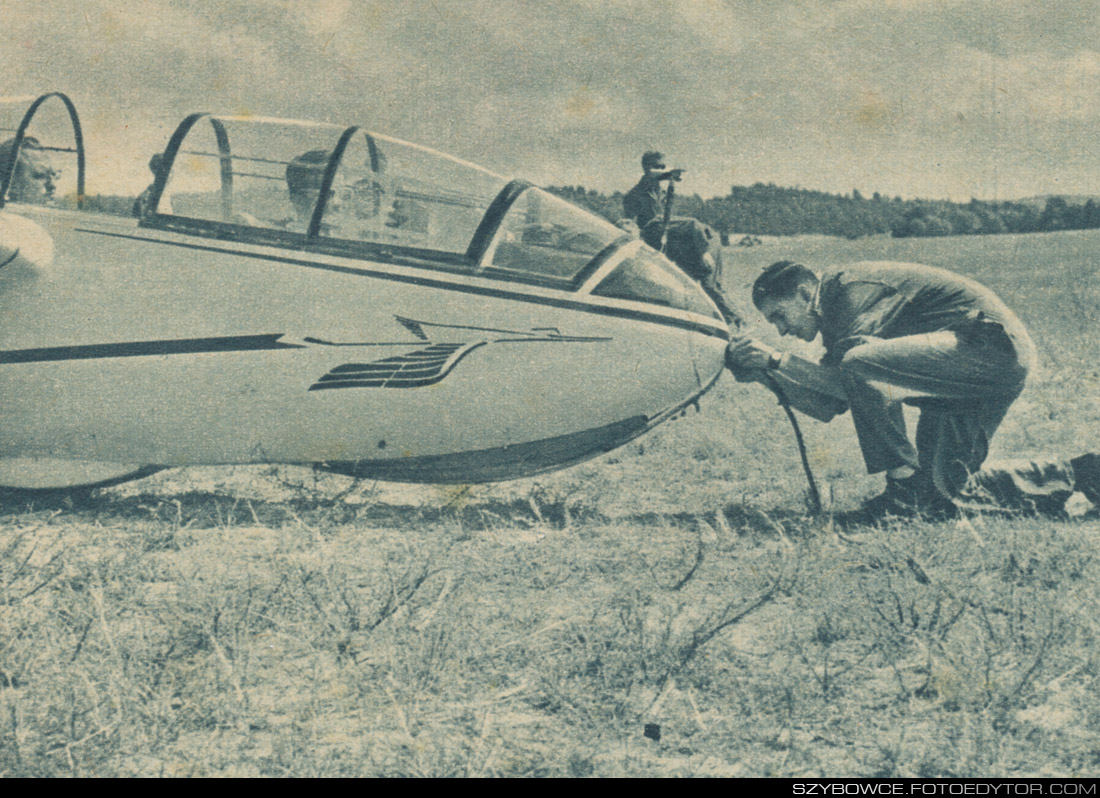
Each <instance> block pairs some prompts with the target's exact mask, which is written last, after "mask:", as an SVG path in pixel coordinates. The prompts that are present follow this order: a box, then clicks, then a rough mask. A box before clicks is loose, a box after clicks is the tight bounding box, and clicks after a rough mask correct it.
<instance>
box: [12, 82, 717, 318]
mask: <svg viewBox="0 0 1100 798" xmlns="http://www.w3.org/2000/svg"><path fill="white" fill-rule="evenodd" d="M20 108H26V111H25V112H24V113H23V114H22V116H21V117H17V118H20V121H19V122H18V125H15V124H14V122H13V123H12V125H6V124H5V122H4V119H3V112H4V110H5V109H9V110H10V111H12V112H13V113H12V114H11V115H12V116H14V112H16V111H18V110H19V109H20ZM0 130H4V131H7V132H8V133H9V134H11V133H14V134H15V135H14V136H12V137H11V139H9V140H8V141H3V140H2V139H0V208H2V207H3V204H4V202H5V201H8V202H13V203H25V204H27V203H29V204H39V205H52V206H55V207H61V208H75V209H80V208H81V207H85V209H87V204H86V202H85V199H86V198H85V188H84V184H85V174H84V173H85V153H84V138H83V134H82V132H81V127H80V121H79V118H78V117H77V113H76V108H75V107H74V105H73V103H72V102H71V100H70V99H69V98H68V97H67V96H65V95H64V94H60V93H57V92H51V93H48V94H43V95H41V96H39V97H37V98H28V97H20V98H7V99H0ZM5 145H6V146H7V148H8V150H9V151H8V154H7V157H6V158H5V157H4V156H5V153H4V151H2V148H3V147H4V146H5ZM62 156H68V157H70V158H71V159H72V160H73V161H75V163H73V164H69V165H64V166H63V165H61V164H59V163H57V161H58V159H59V158H61V157H62ZM73 156H75V157H73ZM47 159H49V160H52V161H53V163H54V166H52V167H51V168H50V169H49V170H48V171H49V175H48V177H49V179H48V180H45V181H39V182H35V181H34V180H29V181H25V182H27V183H28V185H30V186H31V188H33V189H35V191H34V192H29V191H22V192H21V191H20V190H19V181H20V177H21V176H22V177H27V176H28V175H30V172H29V171H28V169H27V168H26V167H27V166H28V165H31V164H38V163H39V162H41V163H44V164H45V163H48V160H47ZM149 166H150V169H151V170H152V172H153V177H152V183H151V185H149V187H148V188H147V189H146V190H145V191H144V192H142V194H141V196H140V197H139V198H138V200H137V201H136V202H135V203H133V209H132V210H133V212H134V214H135V215H138V216H139V217H140V222H139V224H140V225H141V226H142V227H144V228H149V229H159V230H165V231H169V232H175V233H182V234H186V235H191V236H199V237H203V238H214V239H218V240H223V241H225V240H229V241H239V242H241V243H243V244H256V245H266V246H272V247H279V248H283V249H291V250H299V251H305V252H316V253H323V254H329V255H337V256H341V257H348V258H354V259H358V260H367V261H374V262H390V263H398V264H403V265H408V266H412V267H416V268H422V269H429V270H434V271H445V272H457V273H461V274H465V275H472V276H476V277H479V278H488V279H493V280H501V281H508V282H512V283H526V284H529V285H534V286H542V287H546V288H552V289H560V290H564V291H568V292H573V293H579V294H590V295H592V296H594V297H604V298H610V299H624V300H630V301H635V302H643V303H646V304H649V305H654V304H656V305H662V306H665V307H670V308H676V309H680V310H687V311H691V312H694V313H698V314H702V315H704V316H709V317H711V318H714V319H721V316H720V315H719V314H718V312H717V310H716V309H715V308H714V307H713V306H712V304H711V303H710V302H709V300H707V299H706V297H705V296H704V295H703V294H702V293H701V292H700V290H699V288H698V286H696V285H695V284H694V283H693V282H692V281H691V279H690V278H688V277H687V276H686V275H685V274H684V273H683V272H681V271H680V270H679V269H677V268H675V267H674V266H673V265H672V264H671V263H670V262H669V261H668V260H667V259H666V258H664V257H663V256H662V255H659V254H658V253H656V252H654V251H653V250H651V249H649V248H648V247H645V246H643V245H642V244H641V242H640V241H638V240H637V239H633V238H631V237H630V236H628V235H626V234H624V232H623V231H622V230H620V229H619V228H618V227H616V226H615V225H613V224H611V223H610V222H608V221H606V220H604V219H601V218H599V217H598V216H595V215H593V214H591V213H589V212H587V211H584V210H582V209H580V208H578V207H576V206H575V205H572V204H570V203H568V202H566V201H565V200H563V199H561V198H559V197H557V196H554V195H553V194H550V193H548V192H546V191H543V190H542V189H540V188H537V187H535V186H533V185H531V184H530V183H527V182H525V181H522V180H508V179H507V178H504V177H501V176H499V175H497V174H494V173H492V172H490V171H488V170H486V169H483V168H481V167H479V166H476V165H475V164H472V163H468V162H466V161H463V160H460V159H458V158H455V157H452V156H449V155H446V154H444V153H441V152H438V151H436V150H433V149H430V148H427V147H423V146H420V145H416V144H411V143H409V142H405V141H401V140H399V139H395V138H392V137H390V136H386V135H383V134H380V133H373V132H370V131H367V130H365V129H363V128H360V127H355V126H353V127H345V126H341V125H334V124H326V123H316V122H304V121H295V120H285V119H269V118H264V117H257V116H217V115H213V114H207V113H198V114H192V115H191V116H188V117H187V118H185V119H184V120H183V121H182V122H181V123H180V124H179V125H178V126H177V128H176V130H175V132H174V133H173V134H172V137H171V139H170V140H169V142H168V146H167V147H166V148H165V151H164V152H163V153H160V154H158V155H155V156H154V157H153V158H152V160H151V161H150V162H149ZM20 170H22V171H20ZM23 173H26V174H23ZM30 177H32V178H33V177H34V175H30ZM51 181H53V182H56V185H53V183H52V182H51ZM40 184H41V185H40ZM32 195H33V196H32ZM96 199H97V203H95V205H97V206H98V207H97V209H98V210H110V211H111V212H117V211H118V209H117V208H114V207H112V208H109V209H108V208H105V207H104V206H103V198H102V197H97V198H96ZM111 199H115V200H121V201H125V199H124V198H123V197H117V198H111ZM127 204H128V203H127ZM128 210H130V208H129V207H127V208H126V210H124V211H123V212H124V213H125V212H126V211H128Z"/></svg>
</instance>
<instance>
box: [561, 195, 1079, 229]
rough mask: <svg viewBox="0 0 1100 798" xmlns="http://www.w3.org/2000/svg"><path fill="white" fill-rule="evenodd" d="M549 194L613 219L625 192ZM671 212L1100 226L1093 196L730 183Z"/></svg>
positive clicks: (933, 225)
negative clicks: (1014, 196)
mask: <svg viewBox="0 0 1100 798" xmlns="http://www.w3.org/2000/svg"><path fill="white" fill-rule="evenodd" d="M547 190H548V191H550V192H552V193H554V194H557V195H558V196H560V197H563V198H565V199H567V200H569V201H570V202H573V203H574V204H576V205H580V206H581V207H584V208H588V209H589V210H592V211H594V212H596V213H598V214H600V215H601V216H603V217H605V218H606V219H609V220H610V221H612V222H614V221H616V220H618V219H621V218H622V216H623V195H622V193H620V192H618V191H616V192H615V193H614V194H611V195H607V194H601V193H599V192H597V191H593V190H589V189H585V188H584V187H583V186H561V187H557V186H552V187H549V188H548V189H547ZM672 213H673V215H674V216H693V217H695V218H696V219H699V220H700V221H703V222H706V223H707V224H709V225H710V226H711V227H713V228H714V229H715V230H717V231H718V232H719V233H722V234H730V235H733V234H736V235H776V236H782V235H800V234H807V233H818V234H823V235H834V236H845V237H848V238H859V237H860V236H867V235H875V234H882V233H890V234H891V235H893V236H894V237H896V238H904V237H908V236H949V235H977V234H983V233H986V234H988V233H1037V232H1049V231H1053V230H1083V229H1089V228H1097V227H1100V205H1098V204H1097V202H1096V201H1095V200H1093V199H1089V200H1088V201H1086V202H1083V203H1081V202H1077V203H1073V202H1067V201H1066V199H1065V198H1064V197H1058V196H1052V197H1047V198H1038V199H1033V200H1023V201H1015V202H987V201H983V200H977V199H972V200H970V202H966V203H960V202H947V201H944V200H922V199H917V200H903V199H902V198H901V197H884V196H882V195H880V194H879V193H877V192H876V193H875V194H873V195H872V196H870V197H865V196H864V195H863V194H861V193H860V192H859V191H852V193H851V194H828V193H826V192H824V191H810V190H807V189H801V188H782V187H780V186H776V185H774V184H770V183H769V184H764V183H757V184H755V185H752V186H733V187H732V188H731V189H730V193H729V194H727V195H726V196H724V197H714V198H713V199H707V200H704V199H703V198H702V197H700V196H699V195H698V194H694V195H681V194H677V195H676V196H675V199H674V201H673V208H672Z"/></svg>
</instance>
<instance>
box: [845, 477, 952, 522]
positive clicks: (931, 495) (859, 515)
mask: <svg viewBox="0 0 1100 798" xmlns="http://www.w3.org/2000/svg"><path fill="white" fill-rule="evenodd" d="M956 515H958V508H957V507H956V506H955V503H954V502H952V501H951V500H950V499H948V498H947V497H945V496H943V495H942V494H940V492H939V491H937V490H936V489H935V488H932V487H930V486H929V485H928V484H927V483H926V482H924V481H923V480H921V479H919V475H917V474H914V475H913V476H911V477H907V478H905V479H890V478H887V479H886V490H884V491H883V492H882V493H880V494H879V495H878V496H875V497H874V498H872V499H868V500H867V501H865V502H864V503H863V504H862V506H860V508H859V509H858V510H856V511H855V512H854V513H848V514H846V515H845V517H844V520H845V521H848V522H852V523H874V522H875V521H882V520H885V519H887V518H920V519H924V520H928V521H943V520H946V519H948V518H954V517H955V516H956Z"/></svg>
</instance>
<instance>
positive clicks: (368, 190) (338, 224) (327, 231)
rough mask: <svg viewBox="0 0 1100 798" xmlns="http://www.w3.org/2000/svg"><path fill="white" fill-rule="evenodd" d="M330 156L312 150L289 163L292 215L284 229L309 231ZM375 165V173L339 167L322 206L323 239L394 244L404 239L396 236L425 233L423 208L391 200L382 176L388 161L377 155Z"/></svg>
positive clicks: (391, 193) (391, 189) (367, 168)
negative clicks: (328, 237) (292, 217)
mask: <svg viewBox="0 0 1100 798" xmlns="http://www.w3.org/2000/svg"><path fill="white" fill-rule="evenodd" d="M331 155H332V153H331V152H330V151H328V150H310V151H308V152H304V153H302V154H301V155H299V156H298V157H296V158H295V159H294V160H292V161H291V162H290V163H289V164H287V167H286V184H287V193H288V194H289V197H290V202H291V205H292V206H293V208H294V214H295V218H294V219H292V220H290V221H289V222H288V223H287V225H286V227H287V229H290V230H293V231H295V232H301V233H304V232H306V231H307V229H308V228H309V223H310V220H311V219H312V218H313V210H314V207H315V206H316V204H317V199H318V197H319V195H320V191H321V183H322V182H323V178H324V172H325V168H326V166H327V165H328V161H329V158H330V156H331ZM376 164H377V165H376V168H375V169H371V168H370V166H369V165H364V166H362V167H358V168H357V167H354V166H352V165H349V164H344V165H342V166H341V168H340V170H339V171H338V172H337V174H336V176H335V180H334V181H333V186H332V189H331V190H330V191H329V195H328V199H327V200H326V202H325V210H324V217H323V219H322V222H321V235H324V236H330V237H334V238H350V239H357V240H367V241H389V242H396V241H399V240H400V239H401V238H402V237H403V236H402V235H398V234H397V233H402V234H403V233H407V232H413V233H418V232H427V228H428V219H427V211H426V209H424V208H423V207H422V206H420V205H419V203H415V202H412V201H411V200H409V199H406V198H400V197H395V195H396V193H397V192H396V190H395V187H394V184H393V182H392V180H391V179H390V178H389V176H388V175H387V174H386V159H385V156H384V155H382V154H381V153H379V154H378V156H377V159H376Z"/></svg>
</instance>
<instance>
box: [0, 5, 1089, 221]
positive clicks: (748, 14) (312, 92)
mask: <svg viewBox="0 0 1100 798" xmlns="http://www.w3.org/2000/svg"><path fill="white" fill-rule="evenodd" d="M0 18H2V25H0V29H2V30H0V36H3V38H4V42H3V44H2V45H0V75H2V76H3V77H0V95H5V96H7V95H16V96H19V95H33V94H38V93H41V92H45V91H63V92H65V93H66V94H68V95H69V96H70V97H71V98H72V99H73V101H74V102H75V103H76V106H77V109H78V111H79V112H80V115H81V119H82V122H83V124H84V126H85V128H86V137H87V139H88V156H89V184H90V186H89V187H90V190H91V192H93V193H94V192H96V191H97V190H99V191H103V192H110V191H134V192H136V191H137V190H140V188H141V187H142V186H143V185H144V184H145V183H146V182H148V177H149V173H148V170H147V169H146V167H145V164H146V163H147V162H148V160H149V156H150V155H151V154H152V153H154V152H157V151H158V150H160V149H163V147H164V145H165V143H166V142H167V139H168V137H169V136H170V135H171V132H172V130H173V128H174V127H175V125H176V124H177V123H178V122H179V121H180V120H181V119H182V118H183V117H184V116H185V115H186V114H188V113H191V112H193V111H200V110H205V111H214V112H220V113H254V114H261V115H265V116H281V117H292V118H304V119H315V120H320V121H330V122H338V123H347V124H360V125H362V126H364V127H366V128H368V129H370V130H375V131H378V132H382V133H387V134H389V135H392V136H395V137H398V138H402V139H406V140H409V141H414V142H418V143H421V144H426V145H428V146H431V147H434V148H437V149H440V150H443V151H445V152H449V153H452V154H454V155H457V156H459V157H461V158H464V159H467V160H470V161H473V162H475V163H478V164H481V165H482V166H485V167H487V168H489V169H491V170H493V171H494V172H498V173H501V174H505V175H515V176H519V177H524V178H527V179H529V180H532V181H534V182H536V183H539V184H543V185H578V184H579V185H584V186H586V187H589V188H595V189H598V190H601V191H613V190H616V189H617V190H622V191H625V190H626V189H628V188H629V187H630V186H631V185H632V184H633V183H634V182H635V181H636V180H637V177H638V175H639V172H640V167H639V157H640V155H641V153H642V152H643V151H644V150H647V149H659V150H661V151H663V152H664V153H665V154H666V156H667V160H668V163H669V166H678V167H682V168H684V169H686V170H687V171H686V173H685V176H684V182H683V184H682V185H681V186H680V191H681V192H683V193H697V194H700V195H702V196H703V197H710V196H716V195H724V194H726V193H727V192H728V191H729V187H730V186H731V185H751V184H753V183H757V182H764V183H776V184H778V185H783V186H800V187H803V188H810V189H819V190H824V191H830V192H839V193H847V192H850V191H852V190H853V189H858V190H860V191H861V192H862V193H863V194H865V195H868V196H869V195H871V194H872V193H873V192H880V193H882V194H885V195H888V196H894V195H901V196H904V197H930V198H937V199H940V198H951V199H955V200H962V201H965V200H968V199H970V198H971V197H978V198H981V199H1012V198H1018V197H1024V196H1033V195H1039V194H1050V193H1066V194H1100V136H1097V135H1096V131H1098V130H1100V0H1047V1H1046V2H1043V3H1040V2H1036V0H958V1H957V0H669V1H668V2H658V0H644V1H642V0H494V1H493V2H489V0H310V1H309V2H306V1H305V0H217V1H216V2H215V1H214V0H187V2H183V1H182V0H176V1H173V0H144V1H143V2H138V1H137V0H80V2H72V1H71V0H2V3H0ZM5 107H6V106H0V111H3V112H4V113H7V111H5V110H4V108H5ZM13 107H14V106H13ZM3 121H4V122H10V118H9V119H5V120H3ZM4 126H8V125H7V124H5V125H4Z"/></svg>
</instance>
